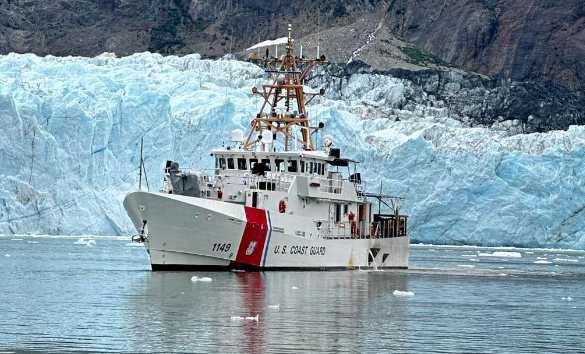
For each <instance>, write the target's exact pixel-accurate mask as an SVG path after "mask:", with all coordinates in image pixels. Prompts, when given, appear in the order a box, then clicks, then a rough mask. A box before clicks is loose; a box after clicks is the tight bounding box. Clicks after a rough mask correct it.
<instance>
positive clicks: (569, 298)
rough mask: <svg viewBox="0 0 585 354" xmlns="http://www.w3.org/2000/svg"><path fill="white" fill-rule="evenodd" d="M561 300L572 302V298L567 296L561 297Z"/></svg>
mask: <svg viewBox="0 0 585 354" xmlns="http://www.w3.org/2000/svg"><path fill="white" fill-rule="evenodd" d="M561 300H563V301H573V298H572V297H570V296H567V297H565V296H563V297H562V298H561Z"/></svg>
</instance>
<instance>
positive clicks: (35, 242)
mask: <svg viewBox="0 0 585 354" xmlns="http://www.w3.org/2000/svg"><path fill="white" fill-rule="evenodd" d="M26 243H39V241H26Z"/></svg>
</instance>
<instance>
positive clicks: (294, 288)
mask: <svg viewBox="0 0 585 354" xmlns="http://www.w3.org/2000/svg"><path fill="white" fill-rule="evenodd" d="M290 288H291V289H293V290H299V288H298V287H296V286H294V285H293V286H291V287H290Z"/></svg>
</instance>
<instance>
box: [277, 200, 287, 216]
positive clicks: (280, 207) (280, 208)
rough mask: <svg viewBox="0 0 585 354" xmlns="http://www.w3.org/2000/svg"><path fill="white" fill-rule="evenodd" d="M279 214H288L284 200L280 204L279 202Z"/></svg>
mask: <svg viewBox="0 0 585 354" xmlns="http://www.w3.org/2000/svg"><path fill="white" fill-rule="evenodd" d="M278 212H279V213H281V214H283V213H285V212H286V202H285V201H284V199H281V200H280V202H278Z"/></svg>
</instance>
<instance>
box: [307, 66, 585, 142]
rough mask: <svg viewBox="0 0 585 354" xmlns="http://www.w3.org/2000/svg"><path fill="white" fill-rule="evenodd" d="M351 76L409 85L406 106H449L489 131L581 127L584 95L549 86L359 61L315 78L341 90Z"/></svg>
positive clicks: (329, 69) (584, 114) (452, 112)
mask: <svg viewBox="0 0 585 354" xmlns="http://www.w3.org/2000/svg"><path fill="white" fill-rule="evenodd" d="M354 74H381V75H389V76H392V77H395V78H400V79H404V80H406V81H408V82H410V83H411V85H410V87H411V88H412V90H410V91H409V92H410V93H409V94H407V97H406V102H404V106H408V104H409V103H417V104H422V105H427V106H433V105H435V104H437V103H438V102H439V103H440V104H441V105H442V106H443V107H447V108H448V111H449V115H450V116H451V117H453V118H455V119H458V120H460V121H462V122H463V123H465V124H466V125H469V126H476V125H477V126H485V127H490V126H494V125H497V124H500V123H502V122H506V121H511V122H513V124H512V125H508V126H507V130H511V132H514V133H533V132H545V131H549V130H565V129H567V128H568V127H569V126H570V125H583V124H585V95H584V94H583V93H581V92H579V91H574V90H570V89H568V88H566V87H564V86H562V85H555V84H552V83H550V82H548V83H547V82H542V83H539V82H514V81H511V80H504V79H497V78H490V77H486V76H482V75H478V74H474V73H469V72H465V71H462V70H449V69H442V70H441V69H428V70H418V71H413V70H404V69H394V70H387V71H379V70H372V69H371V68H370V67H369V66H368V65H367V64H365V63H363V62H359V61H356V62H353V63H351V64H350V65H329V67H327V68H326V70H324V71H323V72H322V73H320V74H318V75H317V76H316V77H314V78H312V79H313V80H315V81H317V82H320V83H325V85H326V86H328V87H330V88H331V89H332V90H333V92H340V91H342V90H341V87H342V86H343V84H344V82H345V81H346V80H347V79H348V78H350V77H351V75H354Z"/></svg>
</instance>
